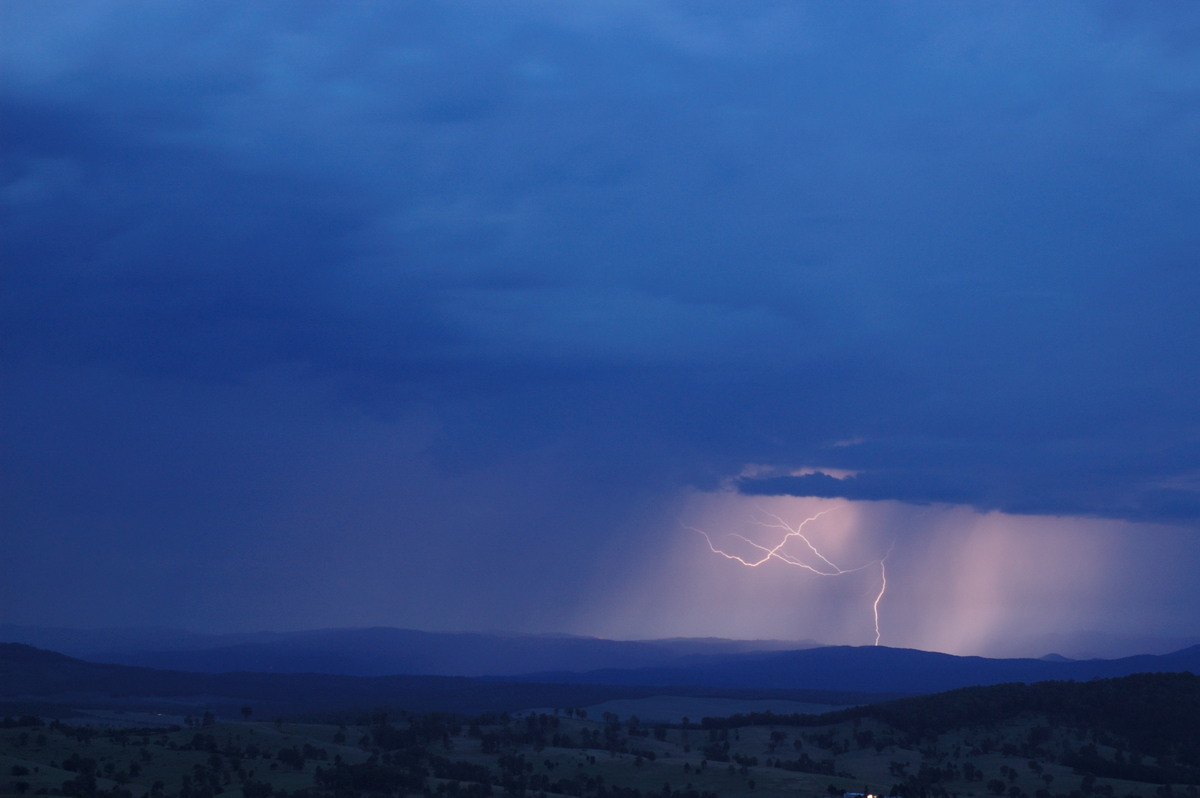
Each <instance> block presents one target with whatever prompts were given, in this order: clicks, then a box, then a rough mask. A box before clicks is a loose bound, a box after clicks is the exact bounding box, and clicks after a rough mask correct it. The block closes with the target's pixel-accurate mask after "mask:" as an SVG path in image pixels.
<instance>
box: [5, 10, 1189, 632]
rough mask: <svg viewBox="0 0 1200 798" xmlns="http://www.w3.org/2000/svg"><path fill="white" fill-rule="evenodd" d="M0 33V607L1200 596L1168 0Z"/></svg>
mask: <svg viewBox="0 0 1200 798" xmlns="http://www.w3.org/2000/svg"><path fill="white" fill-rule="evenodd" d="M0 43H2V45H3V46H2V47H0V69H2V72H3V81H2V83H0V125H2V129H0V135H2V158H3V160H2V167H0V169H2V171H0V183H2V185H0V204H2V208H3V210H2V213H3V229H2V231H0V248H2V249H0V258H2V265H3V274H4V280H3V286H4V290H3V296H2V299H0V302H2V307H3V316H2V324H3V383H4V389H3V407H2V427H0V433H2V438H0V449H2V451H0V458H2V468H3V471H2V472H0V478H2V481H3V488H2V490H3V508H2V510H3V525H4V526H3V530H4V532H3V549H4V552H5V556H4V557H3V558H0V559H2V560H3V565H0V569H2V574H0V576H2V578H0V607H2V609H0V620H3V621H8V622H14V623H28V624H52V625H63V626H114V625H140V624H157V625H170V626H180V627H187V628H192V629H197V630H238V629H264V628H271V629H289V628H303V627H316V626H361V625H369V624H386V625H394V626H410V627H416V628H427V629H516V630H525V631H567V632H576V633H584V634H604V635H611V636H619V637H633V636H650V635H653V636H672V635H710V634H711V635H723V636H740V637H758V636H771V637H781V638H788V639H799V638H808V637H811V638H816V639H820V640H825V641H828V642H851V643H869V642H871V641H872V634H871V630H870V629H867V628H865V627H864V626H863V624H864V622H865V621H866V620H867V619H866V613H868V612H870V611H871V609H872V606H871V605H872V600H873V599H874V598H875V595H876V593H877V592H878V590H879V588H880V587H881V586H882V584H876V581H878V580H879V578H880V577H881V576H882V575H883V574H881V573H877V569H878V561H879V560H880V559H881V558H883V557H884V555H885V554H887V552H889V551H890V552H891V553H890V554H887V560H886V563H887V567H888V568H887V576H888V578H889V582H888V591H889V592H888V594H887V596H886V597H885V599H884V600H883V601H882V603H881V605H880V608H881V615H882V617H881V622H882V630H881V631H882V642H884V643H885V644H892V645H913V646H921V647H937V648H940V649H941V650H953V651H959V652H963V653H1012V652H1023V653H1044V652H1043V651H1040V650H1038V647H1039V646H1043V645H1050V644H1051V643H1062V647H1067V648H1069V647H1070V646H1075V649H1074V650H1077V651H1080V652H1083V651H1085V650H1087V651H1101V650H1102V649H1103V651H1105V652H1107V651H1108V650H1109V649H1105V648H1104V646H1105V645H1109V646H1110V648H1111V649H1112V650H1114V651H1115V650H1116V648H1119V647H1120V645H1126V646H1127V647H1130V648H1131V650H1132V648H1137V647H1138V646H1141V647H1143V648H1145V647H1148V646H1154V645H1161V646H1165V645H1167V643H1166V642H1163V641H1171V642H1177V641H1180V640H1187V639H1200V620H1198V619H1200V582H1198V580H1196V579H1195V578H1194V571H1195V569H1194V566H1195V565H1196V564H1197V563H1200V346H1198V345H1197V342H1198V341H1200V312H1198V306H1200V223H1198V222H1197V220H1198V219H1200V5H1197V4H1195V3H1191V2H1174V3H1173V2H1157V3H1142V2H1135V1H1134V0H1130V2H1060V3H1053V4H1026V3H1014V2H973V3H958V2H946V3H938V2H915V3H914V2H895V3H889V2H870V3H867V2H862V3H859V2H848V3H841V2H838V3H834V2H796V1H794V0H793V1H789V2H782V1H781V2H765V1H764V2H739V3H730V2H717V1H715V0H714V1H713V2H708V1H707V0H695V1H692V2H684V0H675V1H668V0H571V1H570V2H568V1H567V0H556V1H555V0H525V1H523V2H500V0H491V1H485V0H480V1H479V2H470V1H467V0H463V1H461V2H460V1H458V0H438V1H437V2H433V1H432V0H430V1H423V0H412V1H411V2H410V1H406V2H393V3H384V2H347V3H325V2H253V3H246V2H215V1H211V0H205V1H204V2H181V3H153V2H146V3H142V2H128V1H127V0H121V1H120V2H118V1H116V0H89V1H84V0H78V1H77V2H68V1H66V0H61V1H60V0H0ZM824 509H832V510H833V511H832V512H830V513H829V514H827V515H824V516H822V517H821V518H820V519H818V520H817V521H816V522H813V523H812V524H811V525H810V526H809V527H806V532H807V531H812V533H813V535H814V536H815V539H814V540H813V542H814V543H815V544H816V545H817V546H818V547H822V549H823V552H824V553H826V554H827V555H829V553H830V552H834V553H836V554H837V556H839V557H844V558H846V561H845V563H841V562H839V563H838V564H839V567H844V568H846V569H848V568H849V567H851V566H854V567H857V566H858V565H859V564H862V563H874V564H872V565H871V566H870V567H869V568H864V570H863V571H861V572H854V573H855V574H857V576H856V575H847V576H845V577H838V578H836V579H825V578H822V577H819V576H817V575H813V574H810V573H807V572H804V571H803V570H799V569H796V568H789V567H788V563H787V562H785V561H782V560H776V561H771V562H769V563H766V564H765V565H764V566H763V567H761V568H758V569H753V570H752V569H747V568H744V567H742V566H740V565H739V564H737V563H736V562H734V561H729V560H726V559H724V558H720V557H718V556H716V555H714V554H713V553H712V552H710V551H709V550H708V547H707V546H706V545H705V541H704V539H703V538H702V537H700V536H699V535H697V534H695V533H694V532H693V531H691V529H690V528H700V529H703V530H705V531H706V532H708V533H709V534H710V536H711V537H712V539H713V541H714V542H715V543H717V545H718V548H730V549H731V548H733V547H736V546H738V545H746V543H745V541H744V540H741V539H739V538H736V537H733V536H732V534H737V535H743V536H745V537H749V538H751V539H752V540H754V541H755V542H757V543H759V545H773V542H772V538H771V536H772V535H773V534H775V533H776V532H778V531H779V530H772V529H771V528H770V527H764V526H761V525H756V524H755V523H754V522H755V521H756V520H757V521H762V520H763V519H764V518H765V517H766V516H765V514H767V513H773V514H775V515H777V516H779V517H780V518H781V519H783V520H784V521H786V522H787V523H788V524H790V525H795V524H798V523H799V522H801V521H803V519H804V518H806V517H808V516H810V515H813V514H814V513H816V512H819V511H821V510H824ZM731 533H732V534H731ZM816 538H819V539H816ZM793 542H796V541H793ZM825 547H828V550H826V548H825ZM751 551H755V550H753V549H751ZM830 559H834V558H833V557H832V556H831V557H830ZM867 574H869V575H870V576H869V577H868V576H867ZM855 580H858V581H855ZM872 580H876V581H872ZM1135 636H1137V641H1136V643H1135V642H1130V641H1132V640H1133V638H1134V637H1135ZM1068 638H1069V640H1068ZM1064 641H1065V642H1064ZM1104 641H1108V642H1104ZM1113 641H1125V642H1124V643H1119V642H1113ZM1155 641H1157V642H1155ZM1110 644H1111V645H1110ZM1088 646H1092V648H1091V649H1088V648H1087V647H1088Z"/></svg>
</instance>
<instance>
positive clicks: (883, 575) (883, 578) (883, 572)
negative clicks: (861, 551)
mask: <svg viewBox="0 0 1200 798" xmlns="http://www.w3.org/2000/svg"><path fill="white" fill-rule="evenodd" d="M886 560H887V557H884V558H883V559H882V560H880V561H879V595H878V596H876V597H875V603H874V604H872V605H871V609H872V611H874V613H875V645H879V602H881V601H883V594H884V593H886V592H887V566H886V565H884V562H885V561H886Z"/></svg>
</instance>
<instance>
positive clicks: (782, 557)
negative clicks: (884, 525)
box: [687, 508, 895, 645]
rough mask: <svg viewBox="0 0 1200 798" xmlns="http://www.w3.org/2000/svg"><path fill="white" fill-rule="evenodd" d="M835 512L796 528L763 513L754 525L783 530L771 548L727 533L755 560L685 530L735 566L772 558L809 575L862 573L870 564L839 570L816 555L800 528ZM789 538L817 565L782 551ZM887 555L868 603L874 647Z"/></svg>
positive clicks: (884, 589)
mask: <svg viewBox="0 0 1200 798" xmlns="http://www.w3.org/2000/svg"><path fill="white" fill-rule="evenodd" d="M835 509H837V508H830V509H828V510H822V511H821V512H819V513H817V514H816V515H813V516H810V517H808V518H805V519H804V520H803V521H801V522H800V523H799V524H798V525H796V526H794V527H793V526H791V525H790V524H788V523H787V522H786V521H784V520H783V519H782V518H780V517H779V516H777V515H774V514H773V513H767V512H764V513H763V515H765V516H766V517H767V518H768V519H769V520H770V522H767V521H759V522H756V523H758V524H759V526H762V527H765V528H767V529H779V530H783V533H784V534H783V537H782V538H780V539H779V542H778V543H776V544H775V545H774V546H764V545H762V544H761V543H756V542H754V541H753V540H750V539H749V538H747V537H745V536H744V535H739V534H737V533H730V535H729V537H732V538H737V539H738V540H741V541H742V542H744V543H746V544H748V545H750V546H751V547H753V548H755V549H758V550H759V551H760V552H762V556H761V557H759V558H758V559H756V560H755V559H749V560H748V559H745V558H744V557H741V556H739V555H737V554H730V553H729V552H727V551H725V550H724V549H720V548H718V547H717V545H716V544H715V543H713V540H712V537H711V536H710V535H709V534H708V533H707V532H705V531H704V530H703V529H697V528H696V527H694V526H689V527H687V529H690V530H692V531H693V532H696V533H698V534H700V535H703V536H704V539H705V541H707V542H708V548H709V551H711V552H712V553H713V554H719V555H721V556H722V557H724V558H725V559H727V560H733V561H734V562H736V563H738V564H739V565H744V566H746V567H747V568H757V567H759V566H760V565H763V564H765V563H767V562H769V561H770V560H772V559H775V560H779V561H780V562H782V563H784V564H786V565H791V566H794V567H796V568H803V569H804V570H806V571H809V572H810V573H814V574H816V575H817V576H843V575H845V574H852V573H854V572H856V571H862V570H864V569H865V568H868V567H869V566H871V565H872V563H866V564H865V565H860V566H858V567H857V568H841V567H839V566H837V565H835V564H834V563H833V562H832V561H831V560H830V559H829V558H828V557H826V556H825V555H824V554H822V553H821V552H820V550H819V549H817V547H816V546H815V545H814V544H813V542H812V541H811V540H809V538H808V537H807V536H806V535H805V534H804V533H803V532H802V531H801V530H803V529H804V527H805V526H806V525H808V524H810V523H812V522H813V521H816V520H817V519H818V518H820V517H821V516H823V515H825V514H826V513H829V512H832V511H833V510H835ZM793 539H796V540H799V541H801V542H802V543H803V544H804V546H805V548H807V549H808V551H809V552H810V553H811V554H812V555H813V557H815V558H816V560H817V561H819V562H816V563H815V564H814V562H812V561H807V562H806V561H805V560H804V559H801V557H799V556H797V555H795V554H791V553H789V552H786V551H784V547H785V546H786V545H787V544H788V543H789V542H790V541H791V540H793ZM894 547H895V543H893V544H892V548H894ZM891 553H892V549H891V548H889V549H888V552H887V554H885V555H883V557H881V558H880V559H879V560H878V563H879V594H878V595H876V596H875V601H874V602H873V603H872V604H871V611H872V613H873V614H874V619H875V645H879V641H880V639H881V638H882V634H881V632H880V628H879V605H880V603H881V602H882V601H883V594H884V593H886V592H887V566H886V565H885V563H886V561H887V558H888V556H889V555H890V554H891Z"/></svg>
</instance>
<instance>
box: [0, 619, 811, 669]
mask: <svg viewBox="0 0 1200 798" xmlns="http://www.w3.org/2000/svg"><path fill="white" fill-rule="evenodd" d="M0 640H7V641H10V642H16V643H25V644H29V645H34V646H37V647H39V648H45V649H52V650H55V651H62V652H64V653H67V654H70V655H71V656H75V657H80V658H82V659H86V660H88V661H91V662H107V663H112V664H118V665H135V666H142V667H150V668H160V669H165V670H184V671H197V672H202V673H223V672H229V671H253V672H261V673H332V674H342V675H350V676H390V675H396V674H437V675H441V676H509V675H516V674H522V673H529V672H531V671H541V670H553V671H560V670H561V671H584V670H594V669H597V668H645V667H667V666H677V665H682V664H685V663H686V662H688V661H689V660H688V658H689V657H692V656H695V655H705V654H706V655H722V654H733V653H745V652H749V651H779V650H794V649H799V648H808V647H812V646H815V645H818V644H817V643H814V642H811V641H791V642H785V641H779V640H722V639H719V638H699V639H694V638H681V639H665V640H638V641H623V640H606V639H603V638H595V637H579V636H574V635H532V634H479V633H448V632H420V631H415V630H411V629H393V628H387V627H374V628H366V629H319V630H311V631H305V632H290V633H257V634H245V635H208V636H206V635H197V634H193V633H189V632H172V631H170V630H116V631H115V632H113V633H112V637H111V638H106V637H105V636H104V633H100V632H94V631H87V630H70V629H39V628H36V627H18V626H0Z"/></svg>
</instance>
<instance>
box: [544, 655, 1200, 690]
mask: <svg viewBox="0 0 1200 798" xmlns="http://www.w3.org/2000/svg"><path fill="white" fill-rule="evenodd" d="M1181 671H1192V672H1200V646H1192V647H1191V648H1187V649H1184V650H1182V651H1177V652H1175V653H1173V654H1163V655H1146V656H1138V657H1125V658H1122V659H1115V660H1084V661H1071V660H1065V661H1052V660H1051V661H1048V660H1044V659H986V658H983V657H957V656H953V655H951V654H939V653H935V652H929V651H917V650H914V649H902V648H888V647H886V646H863V647H853V646H827V647H824V648H814V649H807V650H803V651H779V652H756V653H751V654H734V655H728V656H720V657H696V658H694V659H693V660H692V661H691V663H690V664H689V665H688V666H686V667H673V668H637V669H628V670H613V669H605V670H595V671H590V672H587V673H563V672H558V673H546V672H543V673H534V674H530V675H529V676H528V677H527V678H529V679H530V680H532V681H540V682H576V683H587V684H614V685H616V684H626V685H633V684H637V685H651V686H653V685H661V686H666V685H673V686H687V685H707V686H711V687H727V688H731V687H742V688H747V687H761V688H772V689H788V688H797V687H804V688H808V689H819V690H861V691H869V692H881V693H936V692H941V691H943V690H952V689H955V688H958V687H969V686H974V685H989V684H1001V683H1004V682H1040V681H1048V680H1076V681H1082V680H1087V679H1096V678H1111V677H1117V676H1126V675H1129V674H1133V673H1148V672H1181Z"/></svg>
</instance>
